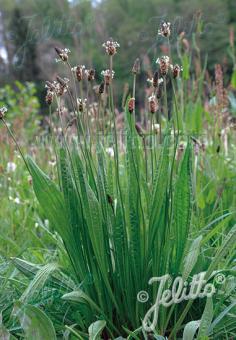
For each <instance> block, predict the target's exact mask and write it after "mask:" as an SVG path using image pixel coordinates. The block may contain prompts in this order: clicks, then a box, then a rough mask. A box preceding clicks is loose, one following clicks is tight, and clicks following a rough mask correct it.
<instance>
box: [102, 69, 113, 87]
mask: <svg viewBox="0 0 236 340" xmlns="http://www.w3.org/2000/svg"><path fill="white" fill-rule="evenodd" d="M114 74H115V72H114V71H112V72H110V70H109V69H108V70H104V71H102V72H101V75H102V76H103V77H104V82H105V84H106V85H110V81H111V78H112V79H113V78H114Z"/></svg>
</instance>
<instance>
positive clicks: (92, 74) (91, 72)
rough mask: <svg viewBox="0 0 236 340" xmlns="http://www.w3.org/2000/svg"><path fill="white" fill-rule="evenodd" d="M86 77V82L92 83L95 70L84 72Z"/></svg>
mask: <svg viewBox="0 0 236 340" xmlns="http://www.w3.org/2000/svg"><path fill="white" fill-rule="evenodd" d="M84 73H85V75H86V76H87V79H88V81H92V80H94V79H95V70H94V69H93V68H91V69H89V70H85V71H84Z"/></svg>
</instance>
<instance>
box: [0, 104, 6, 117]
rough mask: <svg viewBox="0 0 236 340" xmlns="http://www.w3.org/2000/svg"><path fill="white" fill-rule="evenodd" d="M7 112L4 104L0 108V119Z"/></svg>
mask: <svg viewBox="0 0 236 340" xmlns="http://www.w3.org/2000/svg"><path fill="white" fill-rule="evenodd" d="M6 112H7V108H6V107H5V106H3V107H1V108H0V119H3V118H4V117H5V113H6Z"/></svg>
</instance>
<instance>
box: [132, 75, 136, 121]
mask: <svg viewBox="0 0 236 340" xmlns="http://www.w3.org/2000/svg"><path fill="white" fill-rule="evenodd" d="M135 88H136V74H134V78H133V98H135ZM133 114H134V121H135V102H134V112H133Z"/></svg>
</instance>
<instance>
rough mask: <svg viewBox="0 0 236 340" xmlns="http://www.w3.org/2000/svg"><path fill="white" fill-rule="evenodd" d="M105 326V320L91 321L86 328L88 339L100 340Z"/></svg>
mask: <svg viewBox="0 0 236 340" xmlns="http://www.w3.org/2000/svg"><path fill="white" fill-rule="evenodd" d="M105 327H106V321H105V320H98V321H95V322H94V323H92V324H91V325H90V326H89V329H88V332H89V340H100V339H101V337H100V335H101V333H102V331H103V329H104V328H105Z"/></svg>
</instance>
